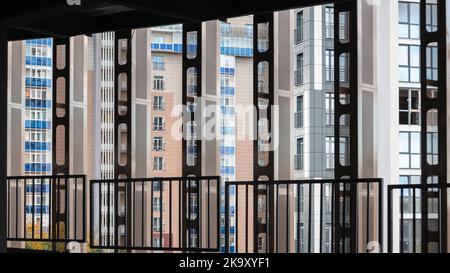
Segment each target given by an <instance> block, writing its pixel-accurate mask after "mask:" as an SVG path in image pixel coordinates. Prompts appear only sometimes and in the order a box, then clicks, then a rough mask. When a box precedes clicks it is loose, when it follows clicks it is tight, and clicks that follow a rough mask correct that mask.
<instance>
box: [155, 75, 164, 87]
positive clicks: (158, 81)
mask: <svg viewBox="0 0 450 273" xmlns="http://www.w3.org/2000/svg"><path fill="white" fill-rule="evenodd" d="M153 89H155V90H164V77H163V76H154V77H153Z"/></svg>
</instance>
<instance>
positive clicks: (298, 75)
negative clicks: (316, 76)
mask: <svg viewBox="0 0 450 273" xmlns="http://www.w3.org/2000/svg"><path fill="white" fill-rule="evenodd" d="M294 80H295V86H300V85H302V84H303V68H301V69H299V70H296V71H295V73H294Z"/></svg>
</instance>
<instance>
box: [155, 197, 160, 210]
mask: <svg viewBox="0 0 450 273" xmlns="http://www.w3.org/2000/svg"><path fill="white" fill-rule="evenodd" d="M160 210H161V198H159V197H154V198H153V211H160Z"/></svg>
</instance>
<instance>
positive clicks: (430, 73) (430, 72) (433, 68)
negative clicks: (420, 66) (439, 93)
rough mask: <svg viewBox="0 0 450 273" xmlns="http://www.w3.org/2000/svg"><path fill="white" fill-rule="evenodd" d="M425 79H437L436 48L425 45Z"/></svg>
mask: <svg viewBox="0 0 450 273" xmlns="http://www.w3.org/2000/svg"><path fill="white" fill-rule="evenodd" d="M427 80H432V81H437V80H438V48H437V47H436V46H427Z"/></svg>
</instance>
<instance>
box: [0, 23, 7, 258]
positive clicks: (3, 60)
mask: <svg viewBox="0 0 450 273" xmlns="http://www.w3.org/2000/svg"><path fill="white" fill-rule="evenodd" d="M7 36H8V29H7V27H6V26H4V25H0V93H1V96H0V117H1V118H2V122H1V130H0V143H1V145H2V146H3V147H7V145H8V139H7V130H8V128H7V127H8V126H7V124H8V37H7ZM6 168H7V153H6V151H5V150H3V151H2V153H0V253H5V252H6V235H7V234H6V230H7V228H6V225H7V198H6V197H7V196H6V192H7V186H6Z"/></svg>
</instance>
